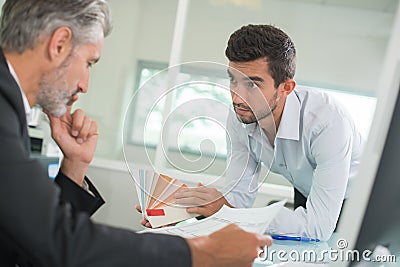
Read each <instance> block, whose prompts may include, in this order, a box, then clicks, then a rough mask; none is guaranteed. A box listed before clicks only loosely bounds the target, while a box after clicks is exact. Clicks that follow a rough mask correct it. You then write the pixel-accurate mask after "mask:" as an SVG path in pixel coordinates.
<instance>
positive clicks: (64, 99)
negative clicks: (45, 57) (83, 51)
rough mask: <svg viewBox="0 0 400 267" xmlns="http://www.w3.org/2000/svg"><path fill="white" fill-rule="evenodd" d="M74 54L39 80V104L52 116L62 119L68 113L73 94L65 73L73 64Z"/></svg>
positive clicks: (37, 98)
mask: <svg viewBox="0 0 400 267" xmlns="http://www.w3.org/2000/svg"><path fill="white" fill-rule="evenodd" d="M71 59H72V53H71V54H70V55H69V56H68V57H67V58H66V59H65V60H64V62H63V63H62V64H61V65H60V66H59V67H57V68H56V69H55V70H53V71H51V72H49V73H45V74H43V75H42V77H41V78H40V80H39V93H38V94H37V96H36V100H37V104H39V105H40V106H41V107H42V108H43V109H45V110H47V112H48V113H50V114H51V115H52V116H55V117H61V116H62V115H64V114H65V112H66V111H67V105H68V102H69V101H70V100H71V97H72V94H71V92H70V89H69V87H68V82H67V79H66V77H65V72H66V70H67V68H68V67H69V66H70V64H71Z"/></svg>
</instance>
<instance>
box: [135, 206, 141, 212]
mask: <svg viewBox="0 0 400 267" xmlns="http://www.w3.org/2000/svg"><path fill="white" fill-rule="evenodd" d="M135 208H136V210H137V211H138V212H140V213H142V207H141V206H140V205H136V206H135Z"/></svg>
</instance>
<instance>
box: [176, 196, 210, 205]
mask: <svg viewBox="0 0 400 267" xmlns="http://www.w3.org/2000/svg"><path fill="white" fill-rule="evenodd" d="M203 203H204V200H203V199H199V198H197V197H185V198H180V199H176V200H175V204H180V205H188V206H199V205H203Z"/></svg>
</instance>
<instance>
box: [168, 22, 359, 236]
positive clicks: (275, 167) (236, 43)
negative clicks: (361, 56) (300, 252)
mask: <svg viewBox="0 0 400 267" xmlns="http://www.w3.org/2000/svg"><path fill="white" fill-rule="evenodd" d="M225 54H226V56H227V58H228V59H229V68H228V75H229V76H230V80H231V83H230V90H231V95H232V102H233V107H234V111H235V113H236V114H233V113H231V114H230V116H229V118H228V123H227V145H228V160H227V162H228V166H227V170H226V185H225V187H224V188H223V189H222V190H221V192H220V191H218V190H216V189H215V188H207V187H205V186H199V187H197V188H194V189H188V190H186V191H183V192H181V193H178V194H176V198H177V203H180V204H194V205H196V206H195V207H192V208H188V212H194V213H199V214H202V215H204V216H209V215H211V214H213V213H215V212H216V211H218V210H219V209H220V208H221V207H222V205H223V204H226V205H229V206H233V207H240V208H242V207H251V206H252V205H253V203H254V199H255V197H256V193H257V189H258V182H257V180H258V179H257V178H258V176H259V171H260V167H261V163H262V164H264V165H265V166H266V167H269V168H270V170H271V171H272V172H275V173H278V174H281V175H283V176H284V177H285V178H286V179H287V180H288V181H289V182H291V183H292V184H293V186H294V188H295V210H294V211H292V210H289V209H284V210H283V211H282V212H281V213H280V214H278V216H277V217H276V218H275V219H274V221H273V222H272V223H271V225H270V228H269V232H271V233H276V234H286V235H296V236H306V237H312V238H318V239H321V240H327V239H329V238H330V236H331V235H332V233H333V231H334V229H335V227H336V223H337V220H338V218H339V215H340V211H341V207H342V203H343V200H344V199H345V198H346V197H347V191H348V188H349V185H350V183H351V180H352V178H353V177H354V175H355V171H356V167H357V166H358V164H359V159H360V156H361V150H362V143H363V140H362V137H361V135H360V133H359V132H358V131H357V129H356V128H355V125H354V123H353V120H352V118H351V116H350V115H349V114H348V113H347V112H346V111H345V110H344V109H343V108H342V107H341V106H340V105H339V104H338V103H337V102H336V101H335V100H334V99H332V98H331V97H329V96H328V95H326V94H324V93H322V92H319V91H317V90H311V89H305V88H301V89H297V88H296V82H295V80H294V79H293V77H294V74H295V69H296V50H295V47H294V44H293V42H292V40H291V39H290V37H289V36H288V35H287V34H286V33H284V32H283V31H281V30H280V29H278V28H276V27H273V26H270V25H248V26H244V27H242V28H240V29H239V30H237V31H236V32H234V33H233V34H232V35H231V37H230V39H229V41H228V47H227V49H226V52H225Z"/></svg>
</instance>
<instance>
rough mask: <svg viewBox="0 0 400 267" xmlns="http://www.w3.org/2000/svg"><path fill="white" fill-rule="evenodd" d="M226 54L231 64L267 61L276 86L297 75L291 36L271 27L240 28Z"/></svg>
mask: <svg viewBox="0 0 400 267" xmlns="http://www.w3.org/2000/svg"><path fill="white" fill-rule="evenodd" d="M225 55H226V57H227V58H228V59H229V61H232V62H248V61H253V60H256V59H259V58H264V57H265V58H266V60H267V62H268V65H269V71H270V75H271V76H272V78H273V79H274V84H275V87H278V86H279V84H281V83H282V82H284V81H286V80H287V79H292V78H293V77H294V74H295V72H296V49H295V47H294V44H293V42H292V40H291V39H290V37H289V36H288V35H287V34H286V33H284V32H283V31H282V30H280V29H278V28H276V27H274V26H271V25H252V24H249V25H247V26H243V27H241V28H240V29H239V30H236V31H235V32H234V33H233V34H232V35H231V36H230V38H229V41H228V46H227V48H226V50H225Z"/></svg>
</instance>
